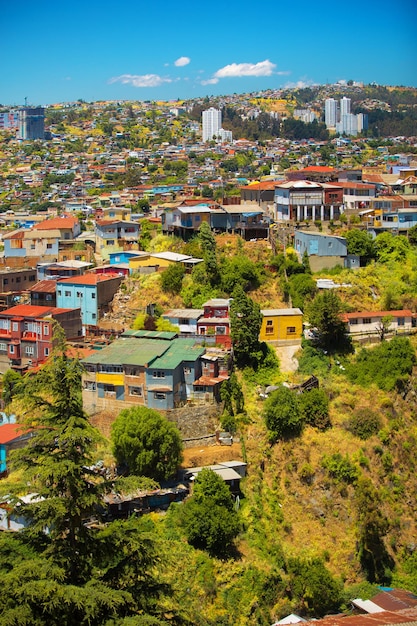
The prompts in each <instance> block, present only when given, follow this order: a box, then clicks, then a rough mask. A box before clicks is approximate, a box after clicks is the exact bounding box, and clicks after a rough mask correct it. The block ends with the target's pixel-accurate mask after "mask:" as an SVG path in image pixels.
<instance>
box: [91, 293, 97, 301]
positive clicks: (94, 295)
mask: <svg viewBox="0 0 417 626" xmlns="http://www.w3.org/2000/svg"><path fill="white" fill-rule="evenodd" d="M91 297H92V298H93V300H95V297H96V294H95V293H94V292H93V293H92V294H91Z"/></svg>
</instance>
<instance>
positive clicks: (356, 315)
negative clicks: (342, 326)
mask: <svg viewBox="0 0 417 626" xmlns="http://www.w3.org/2000/svg"><path fill="white" fill-rule="evenodd" d="M387 315H390V316H391V317H412V315H413V313H412V312H411V311H410V309H403V310H401V311H354V312H353V313H343V315H342V319H343V321H344V322H348V321H349V320H354V319H358V318H359V317H387Z"/></svg>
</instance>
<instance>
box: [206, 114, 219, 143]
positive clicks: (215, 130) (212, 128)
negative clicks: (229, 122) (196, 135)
mask: <svg viewBox="0 0 417 626" xmlns="http://www.w3.org/2000/svg"><path fill="white" fill-rule="evenodd" d="M221 127H222V112H221V111H220V110H219V109H215V108H214V107H210V109H207V111H203V141H211V140H212V139H213V137H218V135H219V130H220V129H221Z"/></svg>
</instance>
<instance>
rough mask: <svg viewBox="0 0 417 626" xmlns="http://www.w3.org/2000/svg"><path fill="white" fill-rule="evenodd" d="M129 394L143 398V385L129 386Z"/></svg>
mask: <svg viewBox="0 0 417 626" xmlns="http://www.w3.org/2000/svg"><path fill="white" fill-rule="evenodd" d="M129 396H137V397H139V398H141V397H142V396H143V389H142V387H129Z"/></svg>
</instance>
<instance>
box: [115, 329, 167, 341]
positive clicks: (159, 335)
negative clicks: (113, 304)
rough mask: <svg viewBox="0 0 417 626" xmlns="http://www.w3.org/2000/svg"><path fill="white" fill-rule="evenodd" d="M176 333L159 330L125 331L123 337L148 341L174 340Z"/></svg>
mask: <svg viewBox="0 0 417 626" xmlns="http://www.w3.org/2000/svg"><path fill="white" fill-rule="evenodd" d="M177 334H178V333H176V332H172V331H171V332H168V331H159V330H126V331H125V332H124V333H123V337H146V338H148V339H167V340H169V339H174V337H176V336H177Z"/></svg>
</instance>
